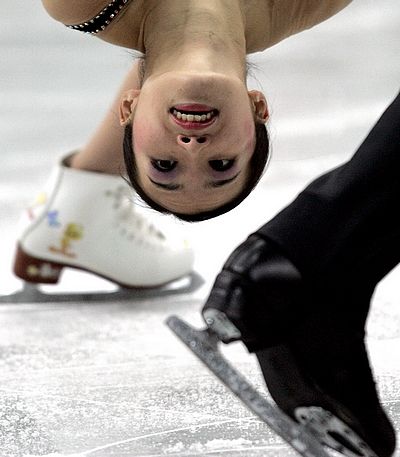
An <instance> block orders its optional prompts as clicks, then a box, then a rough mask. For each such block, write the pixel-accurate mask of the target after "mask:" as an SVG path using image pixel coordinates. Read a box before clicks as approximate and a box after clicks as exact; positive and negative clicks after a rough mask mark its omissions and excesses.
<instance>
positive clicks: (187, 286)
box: [0, 272, 204, 304]
mask: <svg viewBox="0 0 400 457" xmlns="http://www.w3.org/2000/svg"><path fill="white" fill-rule="evenodd" d="M183 279H184V282H183V280H182V281H181V280H177V281H172V282H171V283H170V284H167V285H165V286H160V287H152V288H143V289H139V288H138V289H133V288H132V289H128V288H124V287H118V288H117V289H116V290H115V291H111V292H108V291H104V292H103V291H102V292H70V293H69V292H59V293H57V292H54V293H47V292H43V291H42V290H41V288H40V285H38V284H33V283H28V282H23V284H22V289H20V290H18V291H16V292H13V293H11V294H8V295H0V304H1V303H3V304H5V303H6V304H13V303H71V302H85V303H92V302H93V303H100V302H113V301H128V300H129V301H135V300H143V299H148V298H154V297H157V298H160V297H166V296H169V295H178V294H186V293H192V292H194V291H196V290H197V289H199V288H200V287H201V286H202V285H203V283H204V280H203V278H202V277H201V276H200V275H198V274H197V273H195V272H192V273H190V274H189V275H187V277H185V278H183Z"/></svg>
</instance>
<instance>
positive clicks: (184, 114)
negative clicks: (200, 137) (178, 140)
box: [169, 105, 219, 130]
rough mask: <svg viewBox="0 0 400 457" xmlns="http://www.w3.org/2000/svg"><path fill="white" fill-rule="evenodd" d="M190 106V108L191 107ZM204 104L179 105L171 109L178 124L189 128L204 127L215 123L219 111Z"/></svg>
mask: <svg viewBox="0 0 400 457" xmlns="http://www.w3.org/2000/svg"><path fill="white" fill-rule="evenodd" d="M189 108H190V109H189ZM204 108H208V107H206V106H204V105H178V106H174V107H172V108H171V109H170V111H169V112H170V113H171V115H172V118H173V120H174V122H175V123H176V124H178V125H179V126H180V127H183V128H185V129H187V130H193V129H195V130H196V129H204V128H206V127H209V126H210V125H211V124H213V123H214V122H215V121H216V119H217V116H218V114H219V111H218V110H217V109H213V108H211V109H204Z"/></svg>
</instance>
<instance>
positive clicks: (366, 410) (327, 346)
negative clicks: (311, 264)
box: [168, 235, 395, 457]
mask: <svg viewBox="0 0 400 457" xmlns="http://www.w3.org/2000/svg"><path fill="white" fill-rule="evenodd" d="M335 288H338V287H337V285H334V286H333V287H331V288H330V289H329V288H327V287H326V285H322V287H320V291H319V292H316V291H315V287H306V286H305V285H304V281H303V279H302V277H301V274H300V273H299V271H298V270H297V269H296V268H295V266H294V265H293V264H292V263H291V262H290V261H289V260H288V259H286V258H285V257H284V256H282V255H281V254H280V253H279V252H278V250H277V249H276V248H275V247H274V246H273V245H272V244H270V243H269V242H268V241H267V240H264V239H263V238H261V237H259V236H258V235H252V236H251V237H249V238H248V240H247V241H246V242H245V243H243V244H242V245H241V246H240V247H239V248H238V249H236V250H235V251H234V253H233V254H232V255H231V257H230V258H229V259H228V261H227V262H226V264H225V265H224V268H223V270H222V272H221V273H220V274H219V275H218V277H217V279H216V281H215V284H214V287H213V289H212V291H211V294H210V297H209V299H208V301H207V303H206V305H205V306H204V309H203V316H204V319H205V321H206V323H207V326H208V328H207V329H206V330H204V331H199V330H195V329H192V328H191V327H190V326H188V325H187V324H185V323H183V322H182V321H180V320H179V319H178V318H171V319H170V320H169V322H168V325H169V326H170V327H171V328H172V329H173V331H174V332H175V333H176V334H177V335H178V336H179V337H180V338H181V339H182V340H183V341H184V342H185V343H186V344H187V346H188V347H189V348H190V349H191V350H192V351H193V352H194V353H195V354H196V355H197V356H198V357H199V358H200V359H201V360H202V361H203V362H204V363H205V364H206V365H207V367H208V368H209V369H210V370H212V372H213V373H214V374H215V375H216V376H218V377H219V378H220V379H221V380H222V382H224V383H225V384H226V385H227V386H228V388H230V389H231V390H232V391H233V392H234V393H235V394H236V395H237V396H238V397H239V398H240V399H241V400H242V401H243V402H244V403H245V404H246V405H247V406H248V407H249V408H250V409H251V410H252V411H253V412H255V413H256V414H257V415H259V417H261V419H262V420H264V421H265V422H266V423H267V424H269V425H270V426H271V428H273V429H274V430H275V431H276V432H277V433H278V434H280V436H281V437H283V438H284V439H285V440H286V441H287V442H288V443H289V444H291V445H292V447H294V448H295V449H296V450H297V451H299V453H300V454H301V455H304V456H318V457H321V456H323V455H327V454H326V453H325V451H324V450H323V448H322V447H320V448H318V445H316V444H315V442H313V441H312V439H316V440H317V441H316V442H317V443H321V444H324V445H327V446H330V447H332V448H334V449H336V450H338V451H339V452H341V453H343V454H344V455H346V456H348V457H389V456H390V455H391V454H392V452H393V450H394V446H395V436H394V432H393V428H392V426H391V424H390V422H389V420H388V418H387V417H386V415H385V412H384V411H383V409H382V407H381V405H380V403H379V399H378V396H377V393H376V389H375V384H374V381H373V377H372V374H371V370H370V368H369V363H368V357H367V354H366V351H365V346H364V324H365V320H366V316H367V314H368V309H369V300H370V297H371V294H372V290H369V291H368V292H364V297H363V298H361V297H360V293H358V298H357V294H356V293H353V295H351V294H350V292H349V291H350V288H347V292H346V288H345V287H340V290H341V291H342V292H343V293H342V295H341V297H338V296H336V297H335V293H334V292H335ZM370 289H371V288H370ZM372 289H373V288H372ZM353 290H354V289H353ZM356 290H358V291H359V290H364V291H365V290H366V285H365V284H363V285H362V287H360V288H356ZM327 297H329V300H328V299H327ZM347 303H349V304H351V306H350V305H349V306H348V307H347V308H346V304H347ZM236 340H241V341H243V342H244V344H245V345H246V347H247V348H248V349H249V351H250V352H255V354H256V356H257V358H258V361H259V364H260V366H261V369H262V372H263V375H264V378H265V381H266V384H267V387H268V390H269V391H270V393H271V395H272V397H273V398H274V400H275V402H276V404H277V405H278V407H279V408H280V409H281V410H282V411H283V412H284V413H285V414H286V415H287V416H288V417H290V418H291V419H293V420H294V421H296V422H298V423H299V424H301V425H302V430H300V431H299V429H295V428H294V427H293V424H291V423H288V422H285V421H284V423H283V424H279V426H278V427H276V428H274V426H275V425H276V424H277V421H278V419H279V418H280V417H279V414H277V413H276V411H274V409H273V408H272V409H271V406H270V405H268V404H266V400H265V399H264V398H263V397H262V396H261V395H260V394H258V393H257V392H256V391H255V390H254V389H253V388H252V387H251V386H249V384H248V383H247V382H246V381H245V380H244V379H243V378H242V377H241V375H240V374H239V373H237V372H236V371H235V370H234V368H232V367H231V366H230V365H229V364H227V362H226V360H225V359H224V358H223V357H222V355H221V353H219V351H218V350H217V344H218V342H219V341H223V342H225V343H229V342H231V341H236ZM294 423H295V422H294ZM293 430H295V434H291V432H292V431H293ZM310 436H311V438H310Z"/></svg>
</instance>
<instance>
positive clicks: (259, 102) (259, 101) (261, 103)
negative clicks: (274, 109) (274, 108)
mask: <svg viewBox="0 0 400 457" xmlns="http://www.w3.org/2000/svg"><path fill="white" fill-rule="evenodd" d="M248 94H249V98H250V102H251V104H252V106H253V111H254V116H255V118H256V121H257V122H260V123H263V124H265V123H266V122H267V120H268V118H269V112H268V104H267V100H266V99H265V96H264V94H263V93H262V92H260V91H259V90H251V91H249V92H248Z"/></svg>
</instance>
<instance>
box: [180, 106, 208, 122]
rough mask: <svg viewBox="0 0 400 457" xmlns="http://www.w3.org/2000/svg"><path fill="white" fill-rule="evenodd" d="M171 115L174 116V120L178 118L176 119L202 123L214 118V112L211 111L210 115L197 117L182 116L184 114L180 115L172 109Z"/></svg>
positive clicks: (194, 115)
mask: <svg viewBox="0 0 400 457" xmlns="http://www.w3.org/2000/svg"><path fill="white" fill-rule="evenodd" d="M173 115H174V116H175V117H176V118H178V119H182V121H189V122H204V121H206V120H209V119H211V118H212V117H213V116H214V112H213V111H211V112H210V113H207V114H202V115H198V114H184V113H181V112H180V111H177V110H176V109H174V111H173Z"/></svg>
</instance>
